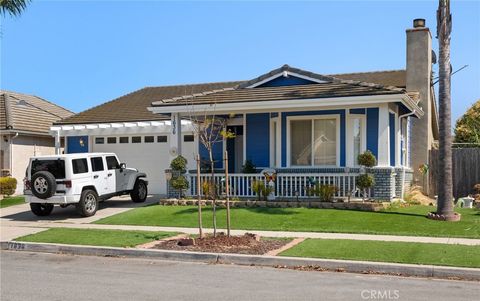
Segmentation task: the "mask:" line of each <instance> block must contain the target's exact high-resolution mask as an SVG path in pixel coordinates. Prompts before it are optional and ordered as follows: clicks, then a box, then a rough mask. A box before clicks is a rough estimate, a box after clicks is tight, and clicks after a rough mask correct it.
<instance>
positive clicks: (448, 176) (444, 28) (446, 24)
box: [437, 0, 455, 220]
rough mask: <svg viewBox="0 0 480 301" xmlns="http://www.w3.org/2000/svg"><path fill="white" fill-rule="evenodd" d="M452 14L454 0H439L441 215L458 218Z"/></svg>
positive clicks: (439, 212) (438, 212)
mask: <svg viewBox="0 0 480 301" xmlns="http://www.w3.org/2000/svg"><path fill="white" fill-rule="evenodd" d="M451 30H452V15H451V14H450V0H439V3H438V10H437V38H438V44H439V61H438V65H439V88H438V104H439V106H438V107H439V114H438V115H439V121H438V123H439V131H440V135H439V139H438V140H439V150H438V151H439V162H438V163H439V164H438V165H439V173H438V184H437V187H438V200H437V215H440V216H442V217H443V219H444V220H454V219H455V213H454V211H453V202H452V198H453V193H452V133H451V100H450V75H451V66H450V33H451Z"/></svg>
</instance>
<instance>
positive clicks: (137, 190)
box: [130, 179, 148, 203]
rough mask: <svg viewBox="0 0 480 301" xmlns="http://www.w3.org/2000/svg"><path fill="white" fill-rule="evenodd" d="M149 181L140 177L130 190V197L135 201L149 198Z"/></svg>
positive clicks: (140, 201) (139, 201)
mask: <svg viewBox="0 0 480 301" xmlns="http://www.w3.org/2000/svg"><path fill="white" fill-rule="evenodd" d="M147 193H148V190H147V183H146V182H145V181H144V180H140V179H138V180H137V181H136V182H135V185H134V186H133V190H132V191H131V192H130V197H131V198H132V201H133V202H134V203H142V202H145V200H146V199H147Z"/></svg>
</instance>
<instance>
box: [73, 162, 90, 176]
mask: <svg viewBox="0 0 480 301" xmlns="http://www.w3.org/2000/svg"><path fill="white" fill-rule="evenodd" d="M72 167H73V173H74V174H79V173H86V172H88V165H87V159H73V160H72Z"/></svg>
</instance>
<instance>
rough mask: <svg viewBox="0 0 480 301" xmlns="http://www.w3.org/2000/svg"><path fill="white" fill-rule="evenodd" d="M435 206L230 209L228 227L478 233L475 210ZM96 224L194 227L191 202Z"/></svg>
mask: <svg viewBox="0 0 480 301" xmlns="http://www.w3.org/2000/svg"><path fill="white" fill-rule="evenodd" d="M434 210H435V208H434V207H429V206H411V207H406V208H395V209H386V210H384V211H381V212H365V211H353V210H335V209H309V208H232V214H231V215H232V228H233V229H243V230H272V231H305V232H337V233H363V234H388V235H411V236H437V237H467V238H480V212H479V211H476V210H474V209H457V211H458V212H459V213H461V214H462V220H461V221H460V222H439V221H433V220H430V219H427V218H426V215H427V213H428V212H429V211H434ZM202 212H203V225H204V227H209V228H211V227H212V211H211V207H210V206H209V207H204V208H203V210H202ZM95 223H98V224H115V225H144V226H170V227H189V228H195V227H197V207H196V206H160V205H153V206H147V207H142V208H137V209H133V210H130V211H127V212H124V213H120V214H117V215H113V216H110V217H107V218H104V219H101V220H99V221H96V222H95ZM225 224H226V218H225V209H218V211H217V225H218V227H220V228H225V227H226V225H225Z"/></svg>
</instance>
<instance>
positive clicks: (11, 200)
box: [0, 196, 25, 208]
mask: <svg viewBox="0 0 480 301" xmlns="http://www.w3.org/2000/svg"><path fill="white" fill-rule="evenodd" d="M23 203H25V198H24V197H23V196H10V197H6V198H4V199H3V200H1V201H0V208H5V207H10V206H14V205H18V204H23Z"/></svg>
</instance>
